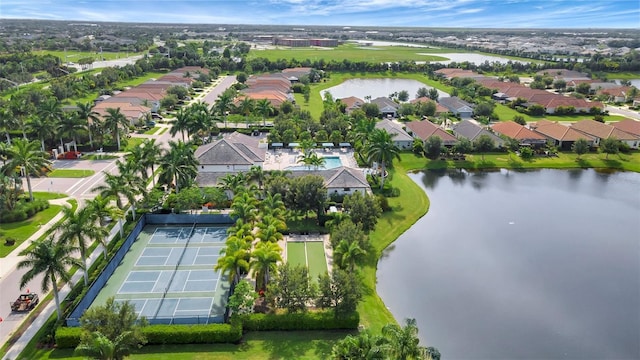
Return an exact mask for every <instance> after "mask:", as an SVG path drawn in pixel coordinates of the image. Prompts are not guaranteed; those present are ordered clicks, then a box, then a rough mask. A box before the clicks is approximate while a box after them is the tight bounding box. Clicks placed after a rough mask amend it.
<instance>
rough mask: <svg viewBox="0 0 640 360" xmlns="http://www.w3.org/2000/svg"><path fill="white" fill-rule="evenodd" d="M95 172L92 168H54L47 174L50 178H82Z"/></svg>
mask: <svg viewBox="0 0 640 360" xmlns="http://www.w3.org/2000/svg"><path fill="white" fill-rule="evenodd" d="M95 173H96V172H95V171H93V170H83V169H54V170H52V171H51V172H49V173H48V174H47V176H48V177H50V178H84V177H89V176H91V175H93V174H95Z"/></svg>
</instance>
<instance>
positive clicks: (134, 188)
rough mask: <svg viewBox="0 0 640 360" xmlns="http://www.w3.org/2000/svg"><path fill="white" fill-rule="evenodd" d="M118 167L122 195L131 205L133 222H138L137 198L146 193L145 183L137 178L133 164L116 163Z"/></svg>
mask: <svg viewBox="0 0 640 360" xmlns="http://www.w3.org/2000/svg"><path fill="white" fill-rule="evenodd" d="M116 166H117V167H118V173H119V175H118V176H119V178H120V179H119V181H120V183H121V184H124V185H126V186H123V187H122V188H121V189H120V195H121V196H124V197H125V198H126V199H127V201H128V202H129V205H131V215H132V219H133V221H136V203H137V199H136V197H137V196H138V195H143V196H144V194H145V192H146V188H145V183H144V181H143V180H142V178H140V177H138V176H136V169H135V165H134V164H132V163H131V162H121V161H119V160H118V161H116Z"/></svg>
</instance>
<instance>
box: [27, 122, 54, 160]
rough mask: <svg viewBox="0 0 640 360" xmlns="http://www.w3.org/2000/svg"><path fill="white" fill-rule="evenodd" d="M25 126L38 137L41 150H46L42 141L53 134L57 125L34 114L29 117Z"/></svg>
mask: <svg viewBox="0 0 640 360" xmlns="http://www.w3.org/2000/svg"><path fill="white" fill-rule="evenodd" d="M27 128H28V129H29V131H30V132H31V133H32V134H34V135H36V136H37V137H38V139H40V148H41V150H42V151H46V147H45V145H44V141H45V140H46V139H48V138H51V137H52V136H53V135H54V134H55V131H56V128H57V126H56V124H54V123H52V122H50V121H47V120H45V119H44V118H42V117H40V116H37V115H36V116H33V117H31V119H30V121H29V123H27Z"/></svg>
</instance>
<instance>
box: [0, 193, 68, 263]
mask: <svg viewBox="0 0 640 360" xmlns="http://www.w3.org/2000/svg"><path fill="white" fill-rule="evenodd" d="M60 210H62V206H60V205H51V206H49V208H47V209H44V210H43V211H40V212H39V213H37V214H35V215H34V216H32V217H31V218H29V219H27V220H24V221H19V222H14V223H8V224H5V223H2V224H0V257H5V256H7V255H8V254H9V253H10V252H11V251H13V250H14V249H15V248H17V247H18V246H20V244H22V243H23V242H24V241H25V240H27V239H28V238H29V237H31V235H33V234H34V233H35V232H36V231H38V229H39V228H40V226H41V225H44V224H46V223H48V222H49V220H51V219H53V217H54V216H56V214H58V213H59V212H60ZM9 237H10V238H13V239H15V240H16V242H15V244H13V245H12V246H7V245H5V244H4V240H5V239H6V238H9Z"/></svg>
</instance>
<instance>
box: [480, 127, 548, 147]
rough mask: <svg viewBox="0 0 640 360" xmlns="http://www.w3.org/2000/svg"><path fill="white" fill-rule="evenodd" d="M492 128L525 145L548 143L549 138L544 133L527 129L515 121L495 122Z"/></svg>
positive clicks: (533, 145) (537, 145) (534, 145)
mask: <svg viewBox="0 0 640 360" xmlns="http://www.w3.org/2000/svg"><path fill="white" fill-rule="evenodd" d="M491 129H493V132H494V133H496V134H498V135H502V136H506V137H508V138H512V139H516V140H518V141H519V142H520V145H523V146H531V147H542V146H544V145H545V144H546V143H547V138H546V137H544V136H543V135H542V134H539V133H537V132H534V131H533V130H530V129H527V128H526V127H524V126H522V125H520V124H518V123H516V122H514V121H504V122H499V123H495V124H493V125H491Z"/></svg>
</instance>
